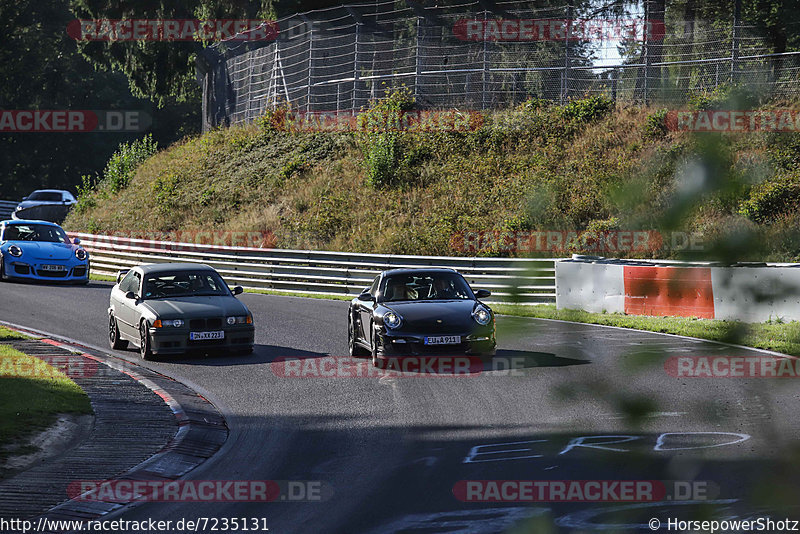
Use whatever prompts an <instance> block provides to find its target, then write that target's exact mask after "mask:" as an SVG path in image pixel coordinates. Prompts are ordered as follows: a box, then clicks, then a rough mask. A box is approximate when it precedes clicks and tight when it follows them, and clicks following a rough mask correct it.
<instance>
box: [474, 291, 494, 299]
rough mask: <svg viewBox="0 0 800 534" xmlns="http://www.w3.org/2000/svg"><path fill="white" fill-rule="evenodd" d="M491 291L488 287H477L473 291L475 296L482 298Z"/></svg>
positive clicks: (487, 295) (489, 294)
mask: <svg viewBox="0 0 800 534" xmlns="http://www.w3.org/2000/svg"><path fill="white" fill-rule="evenodd" d="M491 294H492V292H491V291H489V290H488V289H479V290H477V291H476V292H475V298H478V299H484V298H486V297H489V296H491Z"/></svg>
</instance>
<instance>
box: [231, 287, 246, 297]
mask: <svg viewBox="0 0 800 534" xmlns="http://www.w3.org/2000/svg"><path fill="white" fill-rule="evenodd" d="M242 293H244V288H243V287H242V286H236V287H234V288H233V294H234V295H241V294H242Z"/></svg>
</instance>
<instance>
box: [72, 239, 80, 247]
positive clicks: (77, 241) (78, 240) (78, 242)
mask: <svg viewBox="0 0 800 534" xmlns="http://www.w3.org/2000/svg"><path fill="white" fill-rule="evenodd" d="M72 242H73V243H75V244H76V245H80V244H81V240H80V239H78V238H77V237H76V238H75V239H73V240H72Z"/></svg>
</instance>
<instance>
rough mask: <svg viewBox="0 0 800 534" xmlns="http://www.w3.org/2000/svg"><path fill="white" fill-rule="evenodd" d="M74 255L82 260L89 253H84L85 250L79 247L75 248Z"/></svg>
mask: <svg viewBox="0 0 800 534" xmlns="http://www.w3.org/2000/svg"><path fill="white" fill-rule="evenodd" d="M75 257H76V258H78V259H79V260H81V261H84V260H85V259H86V258H88V257H89V255H88V254H87V253H86V251H85V250H83V249H82V248H79V249H77V250H76V251H75Z"/></svg>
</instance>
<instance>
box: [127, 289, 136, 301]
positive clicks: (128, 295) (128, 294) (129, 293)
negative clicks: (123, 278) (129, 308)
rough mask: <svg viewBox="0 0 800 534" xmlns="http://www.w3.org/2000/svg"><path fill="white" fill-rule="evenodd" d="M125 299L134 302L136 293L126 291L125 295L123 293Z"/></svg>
mask: <svg viewBox="0 0 800 534" xmlns="http://www.w3.org/2000/svg"><path fill="white" fill-rule="evenodd" d="M125 298H126V299H131V300H136V293H134V292H133V291H128V292H127V293H125Z"/></svg>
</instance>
